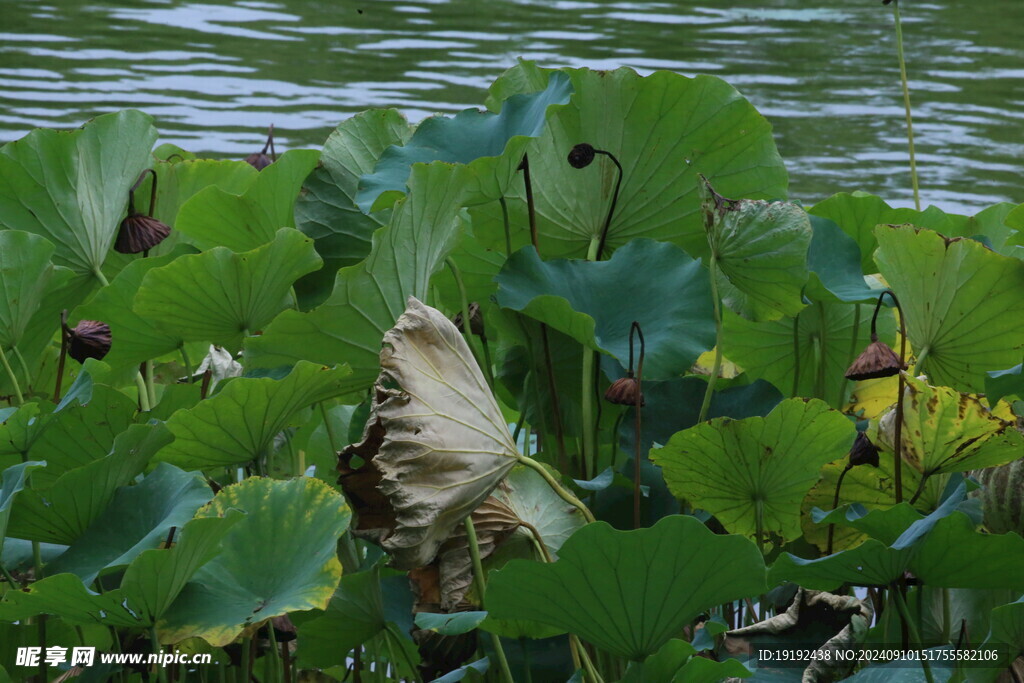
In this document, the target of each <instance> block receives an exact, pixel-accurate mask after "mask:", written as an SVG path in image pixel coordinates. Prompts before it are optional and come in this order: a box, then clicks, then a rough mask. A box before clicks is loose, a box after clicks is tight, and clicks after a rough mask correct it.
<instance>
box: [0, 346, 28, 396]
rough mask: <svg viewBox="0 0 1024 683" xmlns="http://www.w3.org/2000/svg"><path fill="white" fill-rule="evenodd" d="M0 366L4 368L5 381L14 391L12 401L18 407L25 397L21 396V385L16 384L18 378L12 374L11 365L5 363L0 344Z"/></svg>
mask: <svg viewBox="0 0 1024 683" xmlns="http://www.w3.org/2000/svg"><path fill="white" fill-rule="evenodd" d="M0 364H3V366H4V372H6V373H7V379H9V380H10V381H11V387H12V388H13V389H14V400H15V401H17V404H18V405H19V406H20V405H22V404H24V403H25V397H24V396H22V395H21V385H20V384H18V378H17V377H16V376H15V374H14V370H13V369H12V368H11V364H10V363H9V362H7V354H6V353H4V347H3V345H2V344H0Z"/></svg>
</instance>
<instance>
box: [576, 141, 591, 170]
mask: <svg viewBox="0 0 1024 683" xmlns="http://www.w3.org/2000/svg"><path fill="white" fill-rule="evenodd" d="M596 154H597V150H595V149H594V146H593V145H591V144H589V143H586V142H581V143H580V144H578V145H576V146H575V147H573V148H572V149H571V150H570V151H569V165H570V166H572V167H573V168H586V167H587V166H590V164H592V163H593V162H594V156H595V155H596Z"/></svg>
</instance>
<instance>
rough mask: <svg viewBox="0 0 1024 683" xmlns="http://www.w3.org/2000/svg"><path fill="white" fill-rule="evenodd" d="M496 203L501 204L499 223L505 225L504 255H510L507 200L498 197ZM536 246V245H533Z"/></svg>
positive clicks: (510, 239)
mask: <svg viewBox="0 0 1024 683" xmlns="http://www.w3.org/2000/svg"><path fill="white" fill-rule="evenodd" d="M498 204H499V205H500V206H501V223H502V225H503V226H504V227H505V257H506V258H507V257H509V256H511V255H512V225H511V223H510V222H509V220H508V202H506V201H505V197H504V196H502V197H498ZM534 246H536V245H534Z"/></svg>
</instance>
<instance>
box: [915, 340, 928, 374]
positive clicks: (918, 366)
mask: <svg viewBox="0 0 1024 683" xmlns="http://www.w3.org/2000/svg"><path fill="white" fill-rule="evenodd" d="M930 350H931V349H929V348H928V347H927V346H926V347H924V348H923V349H921V353H919V354H917V359H916V361H915V363H914V372H915V373H916V374H918V375H925V374H927V373H926V372H925V371H924V361H925V359H926V358H927V357H928V352H929V351H930Z"/></svg>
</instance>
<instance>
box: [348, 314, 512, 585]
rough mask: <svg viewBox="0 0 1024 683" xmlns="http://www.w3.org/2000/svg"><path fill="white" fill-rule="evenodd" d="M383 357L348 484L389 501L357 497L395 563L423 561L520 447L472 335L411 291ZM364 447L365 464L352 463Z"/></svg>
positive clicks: (370, 531)
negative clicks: (469, 340)
mask: <svg viewBox="0 0 1024 683" xmlns="http://www.w3.org/2000/svg"><path fill="white" fill-rule="evenodd" d="M380 364H381V373H380V378H379V379H378V382H377V387H376V392H377V393H376V399H375V400H374V404H373V408H372V410H371V413H370V419H369V421H368V422H367V425H366V430H365V432H364V434H363V441H362V442H361V443H359V444H354V445H352V446H349V447H348V448H347V449H346V450H345V451H344V452H343V458H342V463H343V466H342V477H341V484H342V486H343V487H345V489H346V492H347V493H348V495H349V496H350V497H352V498H353V499H355V500H360V501H372V500H375V499H376V502H377V505H378V506H381V507H383V508H384V509H380V510H374V511H373V512H374V514H373V516H370V515H367V514H364V511H363V510H360V508H359V506H358V505H357V508H356V511H357V513H359V515H360V519H359V526H358V527H357V528H358V529H359V531H360V532H361V533H363V534H364V535H367V536H369V537H372V538H374V539H375V540H377V541H378V542H380V543H381V544H382V545H383V547H384V549H385V550H387V552H388V553H389V554H390V555H391V562H392V564H393V565H394V566H395V567H397V568H400V569H415V568H417V567H423V566H425V565H428V564H430V563H431V562H432V561H433V559H434V557H435V556H436V555H437V552H438V549H439V548H440V546H441V544H442V543H444V542H445V540H447V539H448V537H449V536H450V535H451V533H452V531H453V530H454V529H455V527H456V525H458V524H460V523H461V522H462V521H463V520H464V519H465V518H466V517H467V516H469V514H470V513H472V512H473V511H474V510H475V509H476V508H477V506H479V505H480V503H482V502H483V501H484V500H485V499H486V498H487V497H488V496H489V495H490V494H491V491H492V490H493V489H494V487H495V486H497V485H498V482H499V481H500V480H501V479H502V478H503V477H504V476H505V475H506V474H507V473H508V472H509V470H511V469H512V467H513V465H515V464H516V462H517V458H518V453H517V449H516V445H515V443H514V442H513V441H512V436H511V435H510V434H509V433H508V427H507V425H506V422H505V419H504V417H503V416H502V414H501V410H500V409H499V408H498V404H497V402H496V401H495V399H494V396H493V394H492V393H491V390H490V388H489V387H488V386H487V381H486V380H485V379H484V376H483V373H482V372H481V371H480V367H479V366H478V365H477V363H476V360H475V359H474V358H473V355H472V352H471V351H470V350H469V347H468V346H467V345H466V342H465V339H464V338H463V337H462V335H461V334H459V331H458V330H457V329H456V328H455V325H453V324H452V323H451V321H449V320H448V318H446V317H445V316H444V315H442V314H441V313H440V312H439V311H437V310H436V309H433V308H430V307H429V306H425V305H423V304H422V303H420V302H419V301H418V300H416V299H415V298H414V297H410V298H409V304H408V308H407V309H406V311H405V313H404V314H403V315H402V316H401V317H400V318H399V319H398V322H397V323H396V324H395V327H394V328H393V329H391V330H389V331H388V333H387V334H386V335H385V336H384V349H383V350H382V351H381V353H380ZM356 454H358V455H359V456H360V457H361V458H362V459H363V460H364V461H365V463H364V466H363V467H362V468H357V469H356V470H352V469H351V467H350V463H351V458H352V456H353V455H356ZM423 463H429V466H424V464H423ZM376 491H379V494H377V495H375V494H376ZM380 494H382V495H383V497H384V498H386V501H383V500H380V497H381V496H380Z"/></svg>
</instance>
